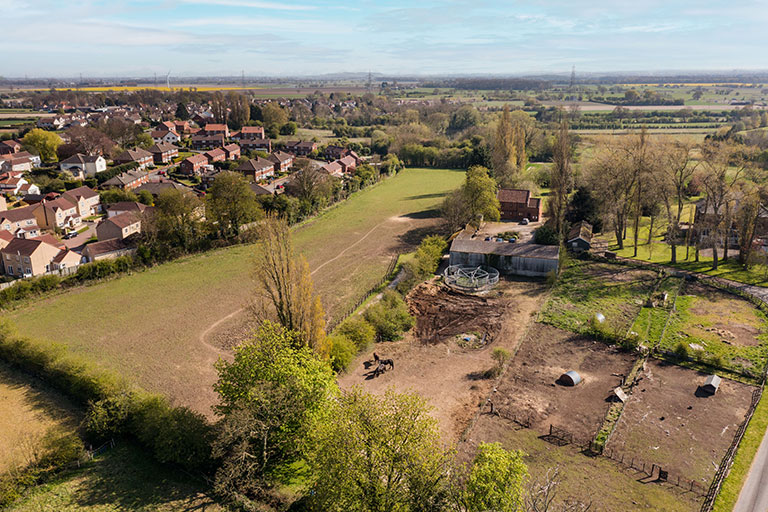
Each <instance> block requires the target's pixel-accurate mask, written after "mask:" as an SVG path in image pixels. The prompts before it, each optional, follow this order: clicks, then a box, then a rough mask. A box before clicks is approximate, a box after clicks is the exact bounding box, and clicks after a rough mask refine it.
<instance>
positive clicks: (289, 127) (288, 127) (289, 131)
mask: <svg viewBox="0 0 768 512" xmlns="http://www.w3.org/2000/svg"><path fill="white" fill-rule="evenodd" d="M297 128H298V126H297V125H296V123H294V122H293V121H288V122H287V123H285V124H284V125H282V126H281V127H280V135H295V134H296V130H297Z"/></svg>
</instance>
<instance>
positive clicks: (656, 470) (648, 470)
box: [602, 448, 707, 496]
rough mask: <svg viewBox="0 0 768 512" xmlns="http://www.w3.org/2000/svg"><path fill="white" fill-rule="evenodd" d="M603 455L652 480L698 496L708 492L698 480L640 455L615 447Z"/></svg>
mask: <svg viewBox="0 0 768 512" xmlns="http://www.w3.org/2000/svg"><path fill="white" fill-rule="evenodd" d="M602 455H603V457H606V458H608V459H611V460H612V461H614V462H617V463H619V464H620V465H622V466H624V467H626V468H627V469H633V470H635V471H638V472H640V473H643V474H644V475H646V477H647V478H649V479H652V480H651V481H653V482H659V483H661V482H666V483H667V484H670V485H674V486H676V487H679V488H680V489H683V490H685V491H688V492H692V493H695V494H696V495H697V496H704V495H705V494H706V492H707V487H706V486H705V485H704V484H702V483H701V482H699V481H697V480H694V479H691V478H687V477H685V476H683V475H680V474H673V473H671V472H670V471H668V470H665V469H664V468H663V467H662V466H660V465H659V464H656V463H654V462H647V461H644V460H642V459H641V458H639V457H635V456H630V455H628V454H626V453H624V452H622V451H620V450H617V449H615V448H605V449H604V450H603V453H602Z"/></svg>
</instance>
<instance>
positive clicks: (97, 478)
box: [8, 442, 225, 512]
mask: <svg viewBox="0 0 768 512" xmlns="http://www.w3.org/2000/svg"><path fill="white" fill-rule="evenodd" d="M203 487H204V485H203V484H202V483H200V482H196V481H194V480H193V479H192V478H190V477H188V476H186V475H181V474H179V473H178V472H175V471H172V470H170V469H168V468H165V467H163V466H161V465H159V464H157V463H155V462H152V460H151V458H150V457H149V456H148V455H147V454H146V453H144V452H142V451H141V449H140V448H138V447H136V446H133V445H132V444H130V443H126V442H123V443H122V444H119V445H118V446H117V447H116V448H114V449H112V450H109V451H107V452H105V453H103V454H102V455H100V456H98V457H96V458H95V459H94V460H93V461H91V462H88V463H86V464H85V465H84V466H83V467H81V468H79V469H72V470H67V471H64V472H63V473H61V474H60V475H58V476H57V477H56V478H54V479H53V480H52V481H50V482H48V483H45V484H43V485H40V486H38V487H35V488H34V489H33V490H32V491H31V492H30V493H29V495H27V496H26V497H25V498H23V499H22V500H21V501H19V502H17V503H16V504H14V505H13V506H12V507H11V508H10V509H8V510H9V512H38V511H51V512H53V511H56V512H70V511H72V512H74V511H76V510H77V511H86V512H118V511H127V510H142V511H147V512H149V511H152V512H171V511H177V510H200V511H208V512H216V511H220V510H225V509H224V508H222V507H219V506H218V505H217V504H216V503H215V502H213V501H212V500H211V499H210V498H209V497H207V496H206V495H204V494H202V493H201V492H200V491H199V489H201V488H203Z"/></svg>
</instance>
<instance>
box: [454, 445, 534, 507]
mask: <svg viewBox="0 0 768 512" xmlns="http://www.w3.org/2000/svg"><path fill="white" fill-rule="evenodd" d="M527 478H528V468H527V467H526V465H525V463H524V462H523V453H522V452H520V451H509V450H505V449H504V448H503V447H502V446H501V444H499V443H481V444H480V446H479V447H478V453H477V455H476V456H475V459H474V461H473V463H472V468H471V470H470V471H469V475H468V476H467V479H466V482H465V483H464V489H463V492H461V499H460V503H461V507H460V508H461V509H462V510H463V511H466V512H487V511H491V510H492V511H493V512H523V511H524V510H525V508H524V507H525V484H526V480H527Z"/></svg>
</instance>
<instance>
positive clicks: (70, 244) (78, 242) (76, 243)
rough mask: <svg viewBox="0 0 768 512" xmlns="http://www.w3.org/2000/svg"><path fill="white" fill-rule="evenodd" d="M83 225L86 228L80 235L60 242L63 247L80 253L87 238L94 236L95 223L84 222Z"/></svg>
mask: <svg viewBox="0 0 768 512" xmlns="http://www.w3.org/2000/svg"><path fill="white" fill-rule="evenodd" d="M84 224H85V226H87V227H88V229H87V230H85V231H83V232H82V233H80V234H79V235H77V236H76V237H75V238H70V239H69V240H62V242H64V245H65V246H66V247H67V249H72V250H74V251H75V252H80V250H81V249H82V248H83V245H85V242H87V241H88V239H89V238H91V237H92V236H94V235H95V234H96V223H95V222H84Z"/></svg>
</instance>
